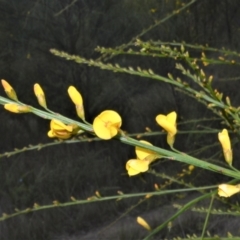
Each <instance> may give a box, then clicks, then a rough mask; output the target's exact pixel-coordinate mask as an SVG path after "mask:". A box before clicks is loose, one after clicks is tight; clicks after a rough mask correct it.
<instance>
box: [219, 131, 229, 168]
mask: <svg viewBox="0 0 240 240" xmlns="http://www.w3.org/2000/svg"><path fill="white" fill-rule="evenodd" d="M218 140H219V142H220V143H221V145H222V149H223V155H224V158H225V161H226V162H227V163H228V164H229V165H232V158H233V157H232V149H231V142H230V138H229V135H228V130H227V129H223V130H222V132H220V133H218Z"/></svg>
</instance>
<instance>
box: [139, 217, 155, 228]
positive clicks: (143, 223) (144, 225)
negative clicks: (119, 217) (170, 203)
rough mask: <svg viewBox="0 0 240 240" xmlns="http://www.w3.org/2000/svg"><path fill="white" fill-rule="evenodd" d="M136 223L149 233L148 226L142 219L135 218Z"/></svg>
mask: <svg viewBox="0 0 240 240" xmlns="http://www.w3.org/2000/svg"><path fill="white" fill-rule="evenodd" d="M137 223H138V224H139V225H141V226H142V227H144V228H145V229H147V230H148V231H151V230H152V229H151V227H150V225H149V224H148V223H147V222H146V221H145V220H144V219H143V218H142V217H137Z"/></svg>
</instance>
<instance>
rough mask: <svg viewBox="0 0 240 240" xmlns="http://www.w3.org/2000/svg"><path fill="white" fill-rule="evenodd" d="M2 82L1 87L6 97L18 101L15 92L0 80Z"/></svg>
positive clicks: (5, 82)
mask: <svg viewBox="0 0 240 240" xmlns="http://www.w3.org/2000/svg"><path fill="white" fill-rule="evenodd" d="M1 82H2V86H3V88H4V90H5V92H6V94H7V96H8V97H9V98H11V99H13V100H15V101H17V100H18V98H17V94H16V92H15V90H14V89H13V87H12V86H11V85H10V84H9V83H8V82H7V81H6V80H4V79H2V80H1Z"/></svg>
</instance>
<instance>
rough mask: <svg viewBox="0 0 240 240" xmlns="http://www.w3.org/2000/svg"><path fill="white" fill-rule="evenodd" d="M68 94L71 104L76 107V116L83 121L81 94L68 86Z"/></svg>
mask: <svg viewBox="0 0 240 240" xmlns="http://www.w3.org/2000/svg"><path fill="white" fill-rule="evenodd" d="M68 94H69V96H70V98H71V99H72V101H73V103H74V104H75V105H76V111H77V115H78V116H79V117H80V118H82V119H85V114H84V107H83V99H82V96H81V94H80V93H79V92H78V90H77V89H76V88H75V87H73V86H70V87H69V88H68Z"/></svg>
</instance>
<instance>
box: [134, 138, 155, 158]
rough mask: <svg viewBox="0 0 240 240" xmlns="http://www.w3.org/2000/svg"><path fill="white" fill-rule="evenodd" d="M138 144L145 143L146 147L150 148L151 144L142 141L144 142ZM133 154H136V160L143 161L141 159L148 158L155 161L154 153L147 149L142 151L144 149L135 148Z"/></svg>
mask: <svg viewBox="0 0 240 240" xmlns="http://www.w3.org/2000/svg"><path fill="white" fill-rule="evenodd" d="M140 142H141V143H145V144H146V145H149V146H152V144H151V143H150V142H147V141H144V140H141V141H140ZM135 152H136V155H137V158H138V159H140V160H143V159H146V158H147V159H148V160H150V158H152V159H156V153H154V152H153V151H151V150H147V149H144V148H141V147H136V148H135Z"/></svg>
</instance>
